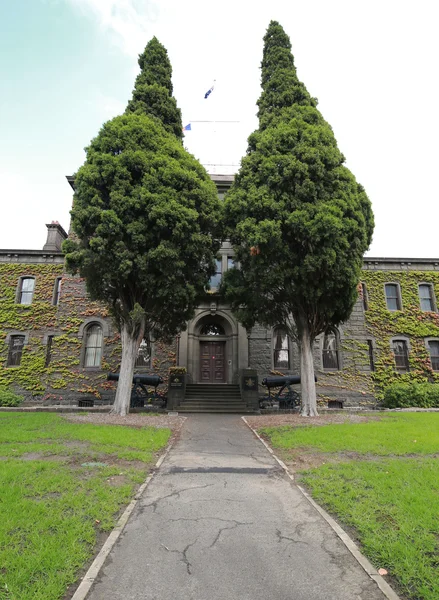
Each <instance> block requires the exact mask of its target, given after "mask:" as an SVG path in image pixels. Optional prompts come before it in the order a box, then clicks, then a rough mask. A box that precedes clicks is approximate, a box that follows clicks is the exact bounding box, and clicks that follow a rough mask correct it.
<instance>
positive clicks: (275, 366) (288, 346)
mask: <svg viewBox="0 0 439 600" xmlns="http://www.w3.org/2000/svg"><path fill="white" fill-rule="evenodd" d="M279 332H282V333H283V334H284V337H285V338H286V347H283V345H282V346H281V348H280V349H279V348H278V349H276V341H277V335H278V333H279ZM280 352H286V353H287V366H286V367H285V366H280V365H279V364H278V361H279V356H278V357H277V358H276V353H280ZM271 361H272V365H273V369H274V370H276V371H289V370H290V369H291V340H290V336H289V335H288V331H287V330H286V328H285V327H282V325H278V326H276V327H273V330H272V333H271Z"/></svg>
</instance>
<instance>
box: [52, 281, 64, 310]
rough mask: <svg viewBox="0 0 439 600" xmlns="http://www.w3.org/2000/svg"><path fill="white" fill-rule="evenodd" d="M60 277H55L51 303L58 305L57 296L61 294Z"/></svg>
mask: <svg viewBox="0 0 439 600" xmlns="http://www.w3.org/2000/svg"><path fill="white" fill-rule="evenodd" d="M61 279H62V278H61V277H57V278H56V280H55V288H54V290H53V304H54V305H55V306H58V304H59V297H60V295H61Z"/></svg>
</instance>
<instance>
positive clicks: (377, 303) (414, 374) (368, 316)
mask: <svg viewBox="0 0 439 600" xmlns="http://www.w3.org/2000/svg"><path fill="white" fill-rule="evenodd" d="M362 281H363V282H364V283H365V284H366V289H367V303H368V310H366V311H365V320H366V327H367V330H368V331H369V333H370V334H371V337H373V339H374V340H375V345H376V353H375V371H374V372H373V373H372V379H373V381H374V383H375V385H376V395H377V397H379V398H381V397H382V395H383V391H384V389H385V388H386V387H387V386H389V385H390V384H392V383H396V382H398V383H402V382H409V381H416V382H425V381H433V382H438V383H439V373H438V372H435V371H433V370H432V368H431V362H430V357H429V354H428V351H427V348H426V344H425V338H430V337H432V338H438V339H439V314H438V313H437V312H430V311H428V312H427V311H422V310H421V306H420V299H419V292H418V286H419V284H420V283H430V284H431V285H432V286H433V289H434V293H435V297H436V298H438V293H439V273H437V272H435V271H363V273H362ZM386 283H399V285H400V291H401V300H402V310H398V311H389V310H388V309H387V305H386V298H385V292H384V285H385V284H386ZM360 293H361V291H360ZM398 336H405V337H408V338H409V344H410V350H409V365H410V371H409V372H407V373H400V372H398V371H397V370H396V369H395V360H394V356H393V352H392V349H391V345H390V340H391V339H392V338H395V337H398Z"/></svg>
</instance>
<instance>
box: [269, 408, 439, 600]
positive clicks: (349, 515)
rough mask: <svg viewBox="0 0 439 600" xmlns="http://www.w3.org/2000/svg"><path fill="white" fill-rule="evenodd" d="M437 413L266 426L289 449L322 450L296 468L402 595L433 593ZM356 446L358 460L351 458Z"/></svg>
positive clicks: (420, 598) (438, 539)
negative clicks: (313, 462)
mask: <svg viewBox="0 0 439 600" xmlns="http://www.w3.org/2000/svg"><path fill="white" fill-rule="evenodd" d="M438 432H439V414H437V413H404V414H392V415H386V416H383V418H382V419H380V420H377V421H370V422H368V423H359V424H344V425H324V426H318V427H313V426H307V427H298V428H291V427H282V428H272V429H265V430H263V433H264V434H265V435H266V436H268V437H269V439H270V441H271V443H272V446H274V447H276V448H281V449H283V452H284V453H285V454H284V455H285V456H287V455H288V452H291V449H295V450H294V452H296V453H297V452H305V453H312V452H314V453H315V454H317V455H319V457H320V458H321V457H322V456H324V457H325V463H326V464H323V465H321V466H320V467H318V468H314V469H310V470H307V471H304V472H302V473H301V476H300V477H301V481H302V482H303V483H304V484H305V485H306V487H307V488H308V489H309V490H310V491H311V493H312V495H313V497H314V498H315V499H317V500H318V501H319V502H320V503H321V504H322V505H324V506H326V507H327V509H328V510H329V511H330V512H331V513H332V514H335V515H336V516H337V517H338V518H339V519H340V520H341V521H342V522H343V523H345V524H346V525H348V526H350V527H353V528H355V531H356V533H357V536H358V539H359V541H360V543H361V545H362V548H363V551H364V553H365V554H366V555H367V556H368V557H369V558H370V560H371V561H372V562H373V564H374V565H375V566H376V567H377V568H379V567H384V568H386V569H387V570H388V572H389V574H390V575H391V576H393V577H394V578H396V581H397V584H398V587H399V588H400V590H401V592H402V593H403V594H404V595H405V596H406V597H407V598H412V599H416V600H437V599H438V598H439V519H438V515H439V458H438V457H437V456H435V455H436V454H439V435H438ZM345 453H355V456H356V457H357V459H356V460H354V461H353V460H349V457H350V456H352V455H349V454H345Z"/></svg>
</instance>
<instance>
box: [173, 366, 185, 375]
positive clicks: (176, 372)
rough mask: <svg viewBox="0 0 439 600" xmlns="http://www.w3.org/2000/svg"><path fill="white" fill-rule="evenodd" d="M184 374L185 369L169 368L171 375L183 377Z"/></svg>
mask: <svg viewBox="0 0 439 600" xmlns="http://www.w3.org/2000/svg"><path fill="white" fill-rule="evenodd" d="M186 372H187V371H186V367H169V373H170V374H171V375H184V374H185V373H186Z"/></svg>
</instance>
